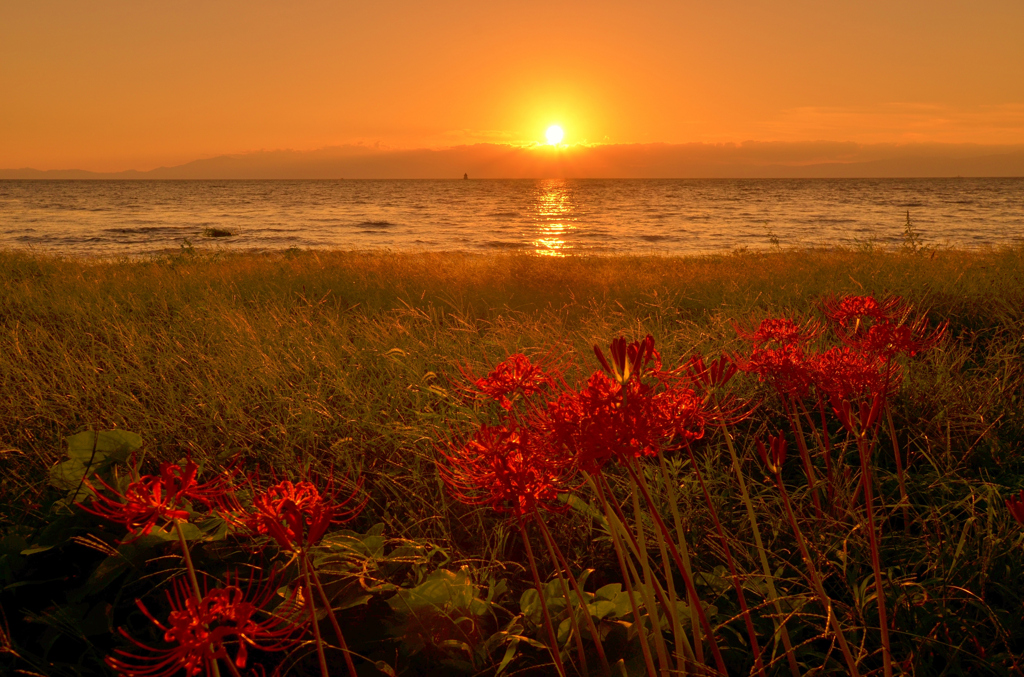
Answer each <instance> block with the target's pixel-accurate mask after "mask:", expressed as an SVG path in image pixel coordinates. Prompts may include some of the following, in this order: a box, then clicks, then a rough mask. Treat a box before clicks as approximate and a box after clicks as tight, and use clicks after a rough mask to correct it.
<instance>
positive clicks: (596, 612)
mask: <svg viewBox="0 0 1024 677" xmlns="http://www.w3.org/2000/svg"><path fill="white" fill-rule="evenodd" d="M616 609H617V607H616V606H615V602H613V601H611V600H607V599H601V600H598V601H596V602H594V603H593V604H588V605H587V610H588V611H589V612H590V615H591V616H593V617H594V618H597V619H602V618H607V617H609V616H614V615H615V611H616Z"/></svg>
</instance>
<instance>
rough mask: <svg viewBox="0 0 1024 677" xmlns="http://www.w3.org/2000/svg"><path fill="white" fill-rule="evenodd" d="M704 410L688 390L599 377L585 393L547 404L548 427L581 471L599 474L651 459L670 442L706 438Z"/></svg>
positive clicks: (598, 375) (592, 378) (597, 374)
mask: <svg viewBox="0 0 1024 677" xmlns="http://www.w3.org/2000/svg"><path fill="white" fill-rule="evenodd" d="M702 407H703V400H702V398H700V397H698V396H697V395H696V394H695V393H694V391H693V390H690V389H688V388H680V387H677V386H675V385H671V384H668V385H666V386H665V388H664V389H663V390H660V391H659V390H656V389H655V387H654V386H651V385H648V384H644V383H641V382H640V381H637V380H631V381H629V382H628V383H626V385H625V386H622V385H619V384H618V383H616V382H615V381H612V380H611V379H610V378H608V377H607V376H606V375H605V373H604V372H600V371H598V372H595V373H594V374H593V375H592V376H591V377H590V379H589V380H588V381H587V385H586V387H585V388H584V389H583V390H582V391H580V392H578V393H564V394H563V395H562V396H561V397H559V398H558V400H556V401H555V402H551V403H549V404H548V411H547V416H546V420H545V424H546V425H548V426H549V427H550V433H551V435H552V438H553V439H555V440H557V441H558V443H559V444H561V445H563V446H565V447H566V448H568V449H569V450H571V451H572V452H573V453H574V454H575V455H576V462H577V463H578V464H579V466H580V467H581V468H583V469H584V470H586V471H588V472H596V471H598V470H600V468H601V467H602V466H603V465H604V464H605V463H607V462H608V461H609V460H611V459H613V458H618V459H620V460H625V459H627V458H631V457H632V458H638V457H640V456H653V455H654V454H657V453H658V451H659V450H660V449H661V448H662V447H664V446H665V445H666V444H668V443H670V442H673V441H674V442H676V443H680V442H683V441H687V440H693V439H698V438H700V437H702V436H703V434H704V412H703V408H702Z"/></svg>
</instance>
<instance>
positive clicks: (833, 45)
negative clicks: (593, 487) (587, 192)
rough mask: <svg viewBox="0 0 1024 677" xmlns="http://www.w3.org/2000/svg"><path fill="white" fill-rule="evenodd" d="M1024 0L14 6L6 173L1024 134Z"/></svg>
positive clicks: (34, 2)
mask: <svg viewBox="0 0 1024 677" xmlns="http://www.w3.org/2000/svg"><path fill="white" fill-rule="evenodd" d="M1021 36H1024V3H1022V2H1020V0H1005V1H987V0H975V1H974V2H967V1H962V2H949V1H944V0H930V1H928V2H922V1H917V0H914V1H899V2H894V1H893V0H886V1H885V2H876V1H874V0H858V1H857V2H854V1H852V0H842V1H840V0H829V1H826V2H823V1H822V0H815V1H813V2H810V1H807V2H804V1H800V2H796V1H794V2H783V1H782V0H776V1H775V2H767V1H763V0H745V1H742V2H741V1H736V0H717V1H716V2H708V1H706V0H705V1H700V2H698V1H696V0H693V1H687V0H673V1H671V2H668V1H665V2H644V3H627V2H621V1H617V2H597V1H594V0H590V1H588V2H561V3H560V2H552V1H550V0H549V1H545V2H530V1H528V0H517V1H516V2H480V1H479V0H477V1H475V2H444V1H442V0H432V1H431V2H410V1H407V0H374V2H353V1H346V0H331V1H326V0H324V1H321V0H300V1H299V2H282V1H280V0H273V1H270V0H245V1H235V0H216V1H212V2H211V1H210V0H202V1H198V0H195V1H190V0H176V1H174V2H165V1H160V2H155V1H152V2H151V1H148V0H147V1H140V0H117V1H112V0H96V1H95V2H80V1H79V0H31V1H28V0H25V1H21V0H12V1H9V2H3V3H0V168H14V167H34V168H37V169H57V168H71V167H75V168H81V169H89V170H95V171H117V170H123V169H140V170H146V169H151V168H153V167H157V166H160V165H173V164H180V163H183V162H187V161H189V160H193V159H196V158H203V157H211V156H215V155H220V154H224V153H240V152H247V151H255V150H260V149H266V150H270V149H298V150H307V149H315V148H322V147H325V146H334V145H342V144H350V143H364V144H371V145H372V144H376V143H380V144H382V145H383V146H387V147H394V148H441V147H448V146H453V145H459V144H467V143H476V142H498V143H501V142H509V143H524V142H540V141H543V139H544V130H545V129H546V128H547V126H548V125H549V124H551V123H553V122H559V123H561V124H562V126H563V127H564V129H565V132H566V138H565V142H566V143H569V144H573V143H579V142H590V143H648V142H668V143H690V142H741V141H744V140H755V141H813V140H832V141H856V142H861V143H876V142H896V143H907V142H939V143H963V142H968V143H981V144H1021V143H1024V38H1022V37H1021Z"/></svg>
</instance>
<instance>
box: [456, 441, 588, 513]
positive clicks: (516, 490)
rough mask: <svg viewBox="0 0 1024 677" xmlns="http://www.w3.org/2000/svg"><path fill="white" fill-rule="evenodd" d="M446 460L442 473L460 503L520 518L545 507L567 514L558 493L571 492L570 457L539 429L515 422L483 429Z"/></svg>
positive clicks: (571, 469)
mask: <svg viewBox="0 0 1024 677" xmlns="http://www.w3.org/2000/svg"><path fill="white" fill-rule="evenodd" d="M442 456H444V459H445V461H446V463H445V464H438V470H439V472H440V474H441V479H442V480H443V481H444V483H445V486H447V487H448V489H449V491H450V493H451V495H452V496H453V497H454V498H455V499H456V500H458V501H460V502H462V503H465V504H467V505H487V506H490V507H491V508H492V509H494V510H496V511H498V512H503V513H508V514H511V515H514V516H515V517H517V518H519V519H522V518H524V517H526V516H529V515H532V514H534V513H535V512H536V511H538V510H540V509H542V508H543V509H545V510H551V511H556V512H558V511H561V510H564V507H565V506H564V505H561V504H559V503H557V498H558V494H559V493H563V492H566V491H570V490H571V489H572V488H573V487H572V486H571V481H572V475H573V466H572V462H571V461H572V459H571V458H569V457H568V456H567V455H566V454H565V453H564V452H562V451H560V449H559V447H557V446H556V445H552V444H551V443H550V442H549V440H548V438H547V437H546V436H545V435H544V434H543V433H541V432H540V431H539V430H537V429H534V428H527V427H521V426H520V425H519V424H518V423H516V422H514V421H513V422H510V423H507V424H505V425H502V426H488V425H483V426H481V427H480V429H479V430H477V432H476V434H474V436H473V439H471V440H470V441H469V442H467V443H466V444H464V445H462V446H458V447H452V448H450V449H449V451H448V452H447V453H445V452H442Z"/></svg>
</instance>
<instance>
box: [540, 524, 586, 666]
mask: <svg viewBox="0 0 1024 677" xmlns="http://www.w3.org/2000/svg"><path fill="white" fill-rule="evenodd" d="M533 521H534V522H536V523H537V526H538V528H539V530H540V533H541V536H542V537H543V539H544V545H545V546H546V547H547V549H548V554H549V555H551V561H552V562H555V563H556V565H555V576H556V577H557V578H558V584H559V586H560V587H561V588H562V597H563V598H564V599H565V607H566V609H568V611H569V625H570V626H571V627H572V635H573V640H574V641H575V644H576V655H577V656H578V657H579V661H580V669H582V670H583V675H584V677H588V676H589V675H590V671H589V670H588V669H587V653H586V651H585V650H584V649H583V635H582V634H580V626H579V623H577V622H576V609H575V608H574V607H573V603H572V595H570V594H569V586H568V585H567V584H566V582H565V577H564V576H563V575H562V568H561V567H560V566H559V565H558V560H557V559H556V558H555V553H554V550H552V548H551V544H550V543H549V542H548V533H547V527H545V526H544V520H543V519H541V516H540V513H539V512H534V513H533ZM583 612H584V614H585V615H586V616H587V618H589V617H590V614H589V613H587V606H586V603H584V604H583ZM591 636H592V637H593V638H594V643H595V644H597V646H601V644H600V640H598V638H597V635H596V634H594V633H591Z"/></svg>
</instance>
